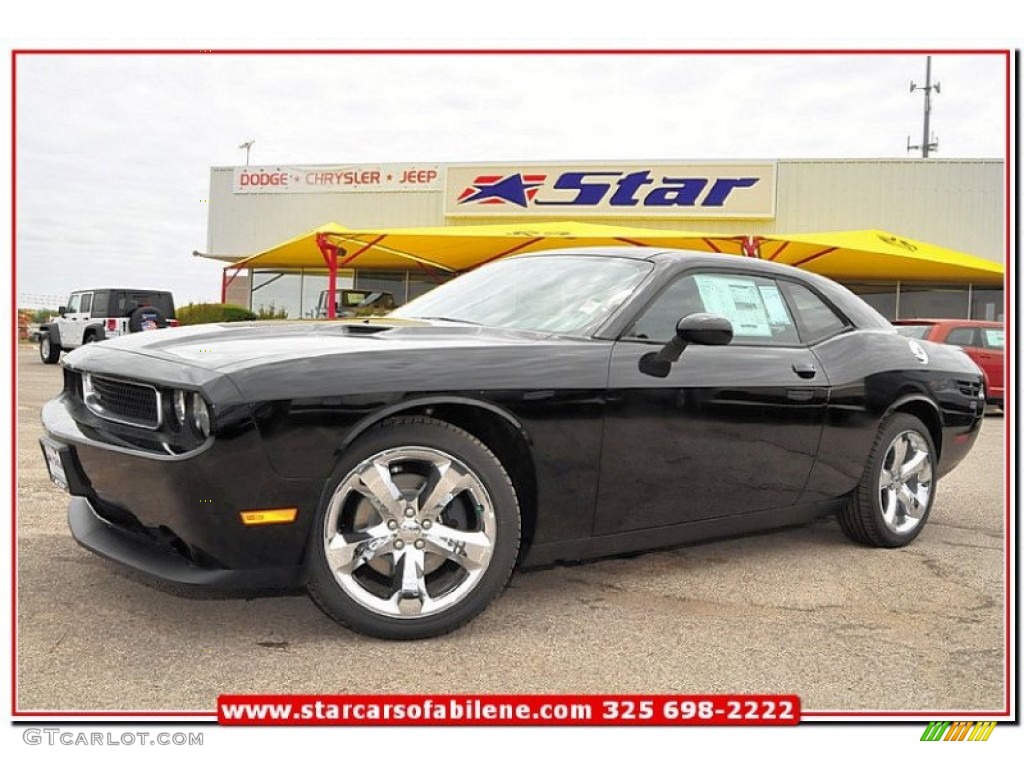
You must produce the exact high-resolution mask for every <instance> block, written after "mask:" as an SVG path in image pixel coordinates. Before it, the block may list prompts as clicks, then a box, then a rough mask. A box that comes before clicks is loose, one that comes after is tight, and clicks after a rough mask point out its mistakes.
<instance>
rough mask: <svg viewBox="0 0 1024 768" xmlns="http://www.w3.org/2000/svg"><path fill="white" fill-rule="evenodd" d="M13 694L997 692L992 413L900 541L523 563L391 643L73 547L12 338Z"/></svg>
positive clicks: (861, 698)
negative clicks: (441, 627) (165, 586)
mask: <svg viewBox="0 0 1024 768" xmlns="http://www.w3.org/2000/svg"><path fill="white" fill-rule="evenodd" d="M18 362H19V368H18V446H17V448H18V450H17V481H18V508H17V532H18V535H17V539H18V541H17V556H18V559H17V568H18V574H17V576H18V584H17V586H18V589H17V595H18V605H17V613H18V638H17V643H18V644H17V649H16V655H17V656H16V657H17V705H18V708H19V709H20V710H22V711H31V710H59V711H68V710H89V711H95V710H118V711H123V710H144V711H171V710H185V711H212V710H213V708H214V704H215V700H216V696H217V695H218V694H220V693H227V692H231V693H243V692H254V693H256V692H259V693H270V692H310V693H314V692H322V693H346V692H351V693H356V692H360V693H365V692H394V693H397V692H431V693H434V692H459V693H470V692H493V693H513V692H522V693H541V692H570V693H587V692H594V693H597V692H652V693H656V692H784V693H789V692H795V693H797V694H799V695H800V696H801V697H802V699H803V706H804V708H805V710H814V711H825V710H829V711H853V710H857V711H863V710H875V711H878V710H883V711H892V710H903V709H908V710H914V711H921V710H929V711H936V710H937V711H952V710H957V711H962V710H989V711H991V710H999V709H1002V708H1003V706H1004V704H1003V702H1004V696H1005V693H1004V671H1003V663H1004V656H1005V636H1004V627H1003V606H1004V594H1005V583H1004V572H1005V553H1004V535H1003V527H1004V526H1003V516H1004V504H1003V490H1002V484H1003V467H1004V459H1003V419H1002V416H1001V415H999V414H996V415H993V416H991V417H990V418H988V419H986V422H985V425H984V428H983V430H982V434H981V437H980V439H979V443H978V445H977V447H976V448H975V450H974V451H973V452H972V454H971V455H970V456H969V457H968V459H967V460H966V461H965V462H964V463H963V464H962V465H961V466H960V467H959V468H958V469H957V470H956V471H955V472H954V473H953V474H951V475H949V476H948V477H946V478H945V479H944V480H943V481H941V483H940V484H939V487H938V496H937V501H936V505H935V507H934V509H933V511H932V517H931V520H930V522H929V524H928V526H927V528H926V529H925V530H924V532H923V533H922V535H921V537H920V538H919V539H918V540H917V541H916V542H915V543H914V544H912V545H911V546H910V547H908V548H906V549H901V550H874V549H867V548H863V547H859V546H856V545H854V544H851V543H849V542H848V541H847V540H846V539H845V538H844V537H843V535H842V533H841V532H840V530H839V527H838V525H837V524H836V523H835V522H834V521H833V520H821V521H818V522H817V523H815V524H814V525H811V526H809V527H804V528H799V529H790V530H786V531H782V532H777V533H772V534H766V535H758V536H751V537H747V538H742V539H734V540H729V541H720V542H715V543H711V544H704V545H699V546H691V547H686V548H682V549H678V550H673V551H668V552H659V553H653V554H647V555H643V556H638V557H632V558H626V559H613V560H605V561H600V562H595V563H589V564H584V565H578V566H572V567H558V568H552V569H548V570H542V571H534V572H529V573H520V574H517V575H515V576H514V577H513V580H512V584H511V586H510V588H509V590H508V591H507V592H506V593H505V595H504V596H503V597H501V598H500V599H499V600H498V601H496V602H495V603H494V604H493V605H492V606H491V607H490V608H489V609H488V610H487V611H486V612H485V613H484V614H483V615H482V616H481V617H479V618H478V619H476V620H475V621H473V622H471V623H470V624H469V625H468V626H466V627H464V628H463V629H461V630H459V631H458V632H456V633H455V634H452V635H449V636H446V637H442V638H438V639H434V640H430V641H421V642H416V643H401V644H399V643H391V642H384V641H379V640H372V639H369V638H365V637H361V636H358V635H354V634H352V633H350V632H348V631H346V630H343V629H341V628H339V627H338V626H337V625H335V624H334V623H333V622H331V621H330V620H329V619H328V618H326V617H325V616H324V615H323V614H321V613H320V611H319V610H318V609H317V608H316V607H314V605H313V604H312V602H311V601H309V600H308V599H307V598H305V597H303V596H288V597H274V598H259V599H249V600H243V599H216V600H188V599H184V598H179V597H175V596H173V595H170V594H165V593H164V592H161V591H158V590H155V589H152V588H149V587H146V586H144V585H142V584H140V583H138V582H136V581H134V580H131V579H129V578H126V577H125V576H124V575H122V574H121V573H119V572H117V571H115V570H113V569H112V568H110V567H109V566H107V565H106V564H105V563H104V562H103V561H102V560H100V559H99V558H97V557H96V556H94V555H91V554H89V553H87V552H86V551H85V550H83V549H81V548H79V547H78V546H77V545H76V544H75V543H74V541H73V540H72V539H71V536H70V534H69V533H68V531H67V525H66V522H65V511H66V507H67V501H68V497H67V496H66V495H65V494H64V493H62V492H61V491H59V490H58V489H57V488H56V487H54V486H53V485H51V483H50V481H49V480H48V478H47V475H46V469H45V466H44V463H43V460H42V456H41V454H40V450H39V447H38V444H37V438H38V437H39V435H40V434H41V427H40V424H39V410H40V408H41V406H42V404H43V402H44V401H46V400H47V399H49V398H50V397H52V396H53V395H54V394H56V393H57V392H58V391H59V389H60V385H61V373H60V368H59V367H58V366H44V365H43V364H42V363H41V362H40V361H39V358H38V355H37V354H36V352H35V348H34V347H30V346H27V345H22V347H21V348H20V350H19V355H18Z"/></svg>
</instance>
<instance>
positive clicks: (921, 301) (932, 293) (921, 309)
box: [899, 283, 970, 319]
mask: <svg viewBox="0 0 1024 768" xmlns="http://www.w3.org/2000/svg"><path fill="white" fill-rule="evenodd" d="M968 294H969V290H968V288H967V286H966V285H922V284H920V283H901V284H900V304H899V307H900V309H899V312H900V314H899V316H900V318H901V319H902V318H914V317H952V318H966V317H967V315H968V313H969V312H970V305H969V304H968Z"/></svg>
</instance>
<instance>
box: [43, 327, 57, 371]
mask: <svg viewBox="0 0 1024 768" xmlns="http://www.w3.org/2000/svg"><path fill="white" fill-rule="evenodd" d="M60 351H61V350H60V345H59V344H54V343H53V342H52V341H50V334H48V333H44V334H43V335H42V336H41V337H40V338H39V359H40V360H42V361H43V362H44V363H46V364H47V365H53V364H54V363H56V362H57V361H58V360H60Z"/></svg>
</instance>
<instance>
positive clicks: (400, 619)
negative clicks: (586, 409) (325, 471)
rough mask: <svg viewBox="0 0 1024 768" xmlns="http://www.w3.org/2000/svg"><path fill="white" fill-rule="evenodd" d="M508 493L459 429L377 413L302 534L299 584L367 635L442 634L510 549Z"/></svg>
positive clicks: (501, 570) (472, 604)
mask: <svg viewBox="0 0 1024 768" xmlns="http://www.w3.org/2000/svg"><path fill="white" fill-rule="evenodd" d="M519 541H520V511H519V502H518V498H517V496H516V490H515V488H514V486H513V485H512V482H511V480H509V476H508V474H507V472H506V471H505V469H504V467H503V466H502V465H501V462H500V461H499V460H498V459H497V458H496V457H495V455H494V454H493V453H492V452H491V451H490V450H489V449H488V448H487V446H485V445H484V444H483V443H481V442H480V441H479V440H477V439H476V438H475V437H473V436H472V435H470V434H469V433H468V432H466V431H464V430H462V429H459V428H458V427H455V426H453V425H451V424H448V423H446V422H442V421H438V420H436V419H431V418H426V417H402V418H395V419H388V420H386V421H384V422H382V423H381V424H380V425H378V426H376V427H374V428H372V429H371V430H370V431H369V432H367V433H366V434H364V435H363V436H361V437H360V438H359V439H358V440H357V441H356V442H355V443H353V445H352V446H351V447H350V448H349V449H348V450H347V451H346V452H345V454H344V455H343V456H342V458H341V460H340V461H339V463H338V466H337V468H336V470H335V472H334V473H333V475H332V476H331V478H330V480H329V481H328V483H327V485H326V487H325V490H324V494H323V496H322V499H321V502H320V509H319V511H318V514H317V518H316V520H315V521H314V524H313V530H312V533H311V539H310V542H311V546H310V550H309V557H310V580H309V593H310V596H311V597H312V598H313V601H314V602H316V604H317V605H318V606H319V607H320V608H321V609H322V610H323V611H324V612H325V613H326V614H327V615H328V616H330V617H331V618H333V619H334V620H335V621H337V622H339V623H340V624H343V625H345V626H347V627H349V628H350V629H353V630H355V631H357V632H361V633H363V634H367V635H372V636H374V637H382V638H387V639H393V640H414V639H420V638H426V637H434V636H437V635H443V634H446V633H448V632H451V631H453V630H454V629H456V628H458V627H460V626H462V625H463V624H465V623H466V622H468V621H470V620H471V619H473V618H474V617H475V616H477V615H478V614H479V613H480V612H481V611H483V610H484V609H485V608H486V607H487V605H488V604H489V603H490V602H491V601H492V600H493V599H494V598H495V597H497V595H498V594H500V593H501V591H502V590H503V589H504V588H505V585H506V584H507V583H508V580H509V577H510V576H511V573H512V567H513V566H514V565H515V562H516V557H517V556H518V553H519Z"/></svg>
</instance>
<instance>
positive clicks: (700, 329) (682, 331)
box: [676, 312, 732, 347]
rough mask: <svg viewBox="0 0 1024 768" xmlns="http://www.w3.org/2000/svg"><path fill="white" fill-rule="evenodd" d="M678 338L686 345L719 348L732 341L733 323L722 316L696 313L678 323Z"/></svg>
mask: <svg viewBox="0 0 1024 768" xmlns="http://www.w3.org/2000/svg"><path fill="white" fill-rule="evenodd" d="M676 336H677V337H678V338H679V340H680V341H682V342H683V343H685V344H703V345H705V346H711V347H717V346H721V345H722V344H728V343H729V342H731V341H732V323H731V322H729V320H728V319H727V318H725V317H722V316H721V315H711V314H707V313H704V312H695V313H694V314H692V315H687V316H686V317H684V318H683V319H682V320H680V321H679V322H678V323H676Z"/></svg>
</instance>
